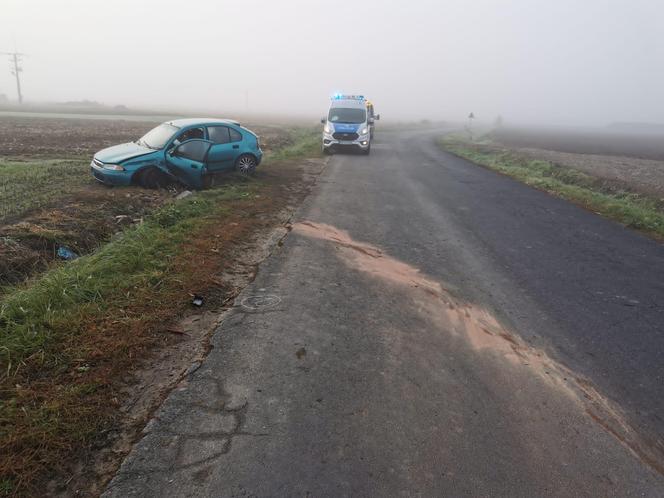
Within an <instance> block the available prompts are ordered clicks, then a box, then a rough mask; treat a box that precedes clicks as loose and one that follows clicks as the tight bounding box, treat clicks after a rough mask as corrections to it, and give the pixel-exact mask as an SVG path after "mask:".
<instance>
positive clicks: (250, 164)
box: [235, 154, 256, 175]
mask: <svg viewBox="0 0 664 498" xmlns="http://www.w3.org/2000/svg"><path fill="white" fill-rule="evenodd" d="M235 170H236V171H238V172H240V173H242V174H243V175H250V174H252V173H253V172H254V171H256V158H255V157H254V156H252V155H251V154H243V155H241V156H240V157H238V158H237V161H235Z"/></svg>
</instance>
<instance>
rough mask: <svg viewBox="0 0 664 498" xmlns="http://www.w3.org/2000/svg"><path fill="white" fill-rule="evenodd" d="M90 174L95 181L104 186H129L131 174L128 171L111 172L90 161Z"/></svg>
mask: <svg viewBox="0 0 664 498" xmlns="http://www.w3.org/2000/svg"><path fill="white" fill-rule="evenodd" d="M90 172H91V173H92V177H93V178H94V179H95V180H97V181H98V182H101V183H103V184H105V185H118V186H125V185H131V174H130V173H129V172H128V171H113V170H110V169H106V168H104V167H103V166H99V165H97V164H96V163H95V162H94V161H92V162H91V163H90Z"/></svg>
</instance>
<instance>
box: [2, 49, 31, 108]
mask: <svg viewBox="0 0 664 498" xmlns="http://www.w3.org/2000/svg"><path fill="white" fill-rule="evenodd" d="M0 54H2V55H9V56H10V57H11V61H12V63H13V66H14V67H13V68H12V74H13V75H14V76H15V77H16V92H17V93H18V103H19V104H22V103H23V94H22V93H21V77H20V73H21V72H23V68H22V67H21V66H20V62H21V57H23V56H24V55H25V54H22V53H20V52H0Z"/></svg>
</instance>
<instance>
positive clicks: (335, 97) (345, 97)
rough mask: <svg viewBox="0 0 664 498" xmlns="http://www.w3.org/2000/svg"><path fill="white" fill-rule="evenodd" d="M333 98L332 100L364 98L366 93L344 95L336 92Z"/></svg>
mask: <svg viewBox="0 0 664 498" xmlns="http://www.w3.org/2000/svg"><path fill="white" fill-rule="evenodd" d="M331 98H332V100H364V95H343V94H341V93H335V94H334V95H332V97H331Z"/></svg>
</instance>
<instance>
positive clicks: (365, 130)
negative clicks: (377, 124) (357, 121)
mask: <svg viewBox="0 0 664 498" xmlns="http://www.w3.org/2000/svg"><path fill="white" fill-rule="evenodd" d="M367 133H369V128H367V127H366V126H365V127H364V128H362V131H360V135H366V134H367Z"/></svg>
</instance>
